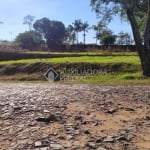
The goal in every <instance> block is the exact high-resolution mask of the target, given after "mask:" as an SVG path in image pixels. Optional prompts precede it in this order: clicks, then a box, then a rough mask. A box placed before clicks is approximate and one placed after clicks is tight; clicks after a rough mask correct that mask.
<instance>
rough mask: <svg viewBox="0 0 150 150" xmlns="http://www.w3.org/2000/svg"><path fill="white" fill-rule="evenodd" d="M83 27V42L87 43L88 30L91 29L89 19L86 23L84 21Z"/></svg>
mask: <svg viewBox="0 0 150 150" xmlns="http://www.w3.org/2000/svg"><path fill="white" fill-rule="evenodd" d="M81 29H82V31H83V43H84V44H85V37H86V32H88V29H89V24H88V22H87V21H86V22H84V23H82V25H81Z"/></svg>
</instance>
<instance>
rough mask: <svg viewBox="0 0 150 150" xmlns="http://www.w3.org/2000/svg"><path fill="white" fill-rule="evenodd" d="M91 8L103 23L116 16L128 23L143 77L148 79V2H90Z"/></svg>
mask: <svg viewBox="0 0 150 150" xmlns="http://www.w3.org/2000/svg"><path fill="white" fill-rule="evenodd" d="M91 6H92V7H93V9H94V10H95V12H96V13H97V15H98V17H99V18H101V19H102V21H104V22H110V21H111V20H112V19H113V16H114V15H116V14H118V15H120V16H121V17H122V18H124V19H126V20H128V21H129V22H130V24H131V28H132V32H133V37H134V41H135V44H136V49H137V52H138V54H139V57H140V61H141V65H142V69H143V75H145V76H148V77H150V35H149V31H150V0H91ZM144 16H146V18H147V19H146V20H143V19H140V18H144ZM142 22H143V23H142ZM141 23H142V25H141ZM142 28H143V30H142ZM141 33H142V34H141ZM142 35H143V36H142ZM142 37H143V40H142Z"/></svg>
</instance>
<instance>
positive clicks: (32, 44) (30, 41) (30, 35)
mask: <svg viewBox="0 0 150 150" xmlns="http://www.w3.org/2000/svg"><path fill="white" fill-rule="evenodd" d="M15 43H17V44H18V45H19V46H20V47H21V48H22V49H29V50H35V49H37V48H39V47H40V46H41V44H42V43H43V40H42V37H41V35H40V34H39V33H38V32H36V31H26V32H24V33H20V34H19V35H18V36H17V37H16V39H15Z"/></svg>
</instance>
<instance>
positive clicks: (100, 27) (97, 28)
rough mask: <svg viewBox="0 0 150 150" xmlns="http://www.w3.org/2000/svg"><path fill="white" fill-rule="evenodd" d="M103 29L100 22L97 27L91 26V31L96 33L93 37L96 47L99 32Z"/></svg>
mask: <svg viewBox="0 0 150 150" xmlns="http://www.w3.org/2000/svg"><path fill="white" fill-rule="evenodd" d="M104 27H105V25H104V24H102V23H101V22H99V23H98V24H97V25H93V26H92V28H93V30H94V31H95V32H96V34H95V37H94V38H95V39H96V45H97V42H98V40H99V39H100V32H101V30H102V29H103V28H104Z"/></svg>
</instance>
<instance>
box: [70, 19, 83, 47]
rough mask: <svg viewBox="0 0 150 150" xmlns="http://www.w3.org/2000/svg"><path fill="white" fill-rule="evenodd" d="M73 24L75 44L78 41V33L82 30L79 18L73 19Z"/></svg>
mask: <svg viewBox="0 0 150 150" xmlns="http://www.w3.org/2000/svg"><path fill="white" fill-rule="evenodd" d="M72 24H73V25H74V30H75V32H76V39H77V44H78V43H79V41H78V33H79V32H81V31H82V22H81V20H80V19H78V20H75V21H74V22H73V23H72Z"/></svg>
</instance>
